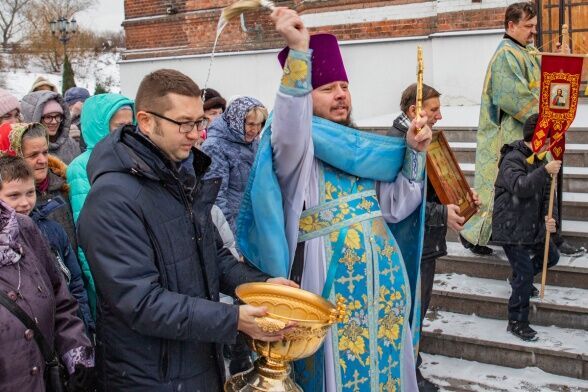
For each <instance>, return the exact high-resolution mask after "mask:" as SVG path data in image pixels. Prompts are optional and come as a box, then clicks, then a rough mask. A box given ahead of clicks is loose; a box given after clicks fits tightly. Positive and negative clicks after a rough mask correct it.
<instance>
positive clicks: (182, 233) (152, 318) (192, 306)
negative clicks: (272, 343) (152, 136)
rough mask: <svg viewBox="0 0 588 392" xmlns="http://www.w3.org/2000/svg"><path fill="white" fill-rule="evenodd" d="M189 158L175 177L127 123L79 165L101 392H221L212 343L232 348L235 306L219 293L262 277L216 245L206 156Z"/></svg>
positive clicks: (213, 186)
mask: <svg viewBox="0 0 588 392" xmlns="http://www.w3.org/2000/svg"><path fill="white" fill-rule="evenodd" d="M193 154H194V159H193V168H194V172H195V176H194V173H192V176H191V178H190V177H187V178H189V179H190V181H188V180H185V181H180V180H179V176H180V174H179V172H178V170H176V168H175V164H173V163H171V162H170V161H168V160H167V159H166V158H164V157H163V155H162V153H161V151H160V150H159V149H158V148H157V147H155V146H154V145H153V144H152V143H151V142H150V141H149V140H148V139H147V138H146V137H144V136H143V135H142V134H141V133H140V132H139V131H138V130H137V129H135V128H134V127H132V126H127V127H124V128H122V129H119V130H117V131H116V132H115V133H113V134H111V135H109V136H108V137H106V138H105V139H104V140H103V141H101V142H100V143H98V144H97V145H96V147H95V148H94V151H93V153H92V156H91V158H90V161H89V162H88V166H87V170H88V176H89V179H90V183H91V184H92V189H91V191H90V193H89V194H88V197H87V199H86V203H85V204H84V207H83V209H82V211H81V214H80V217H79V220H78V225H79V226H78V227H79V228H78V236H79V240H80V244H81V246H82V249H83V250H84V252H85V254H86V257H87V259H88V261H89V264H90V268H91V270H92V275H93V276H94V280H95V283H96V289H97V294H98V308H97V313H98V317H97V318H98V322H97V338H98V342H97V356H98V363H97V367H98V372H99V376H100V382H101V389H102V390H104V391H109V392H111V391H141V392H144V391H154V392H155V391H157V392H162V391H163V392H164V391H170V392H171V391H180V390H181V391H216V390H221V385H222V384H221V382H222V380H221V379H220V378H222V377H224V364H223V360H222V356H221V351H220V347H221V344H231V343H234V342H235V339H236V336H237V321H238V307H236V306H234V305H228V304H223V303H219V302H218V300H219V291H221V292H223V293H226V294H229V295H232V294H233V293H234V289H235V287H236V286H237V285H239V284H241V283H244V282H247V281H265V280H267V279H268V278H269V277H268V276H267V275H265V274H263V273H261V272H259V271H257V270H255V269H253V268H252V267H250V266H249V265H247V264H243V263H239V262H237V260H236V259H235V258H234V257H233V256H232V255H231V253H230V251H229V250H228V249H225V248H223V246H222V241H221V240H220V237H219V235H218V231H217V230H216V229H215V227H214V225H213V223H212V219H211V213H210V210H211V207H212V205H213V203H214V200H215V198H216V194H217V191H218V187H219V180H218V179H212V180H209V181H200V178H201V176H202V174H203V173H204V172H205V170H206V168H207V167H208V165H209V164H210V158H208V156H206V155H205V154H204V153H202V152H200V151H198V150H195V149H194V150H193ZM182 171H183V170H182ZM219 375H220V377H219Z"/></svg>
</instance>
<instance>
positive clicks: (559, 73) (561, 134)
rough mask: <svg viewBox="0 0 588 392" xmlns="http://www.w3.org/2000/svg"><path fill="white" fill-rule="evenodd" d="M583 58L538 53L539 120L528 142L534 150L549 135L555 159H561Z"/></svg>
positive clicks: (577, 90) (574, 114) (573, 112)
mask: <svg viewBox="0 0 588 392" xmlns="http://www.w3.org/2000/svg"><path fill="white" fill-rule="evenodd" d="M583 62H584V57H580V56H569V55H568V56H565V55H559V56H558V55H551V54H550V55H547V54H544V55H543V56H541V89H540V97H539V120H538V121H537V126H536V127H535V134H534V135H533V141H532V142H531V143H532V145H533V151H534V152H535V153H536V152H538V151H539V150H541V148H542V147H543V146H544V145H545V141H546V140H547V138H550V144H549V151H551V154H552V155H553V158H554V159H556V160H561V159H562V157H563V154H564V151H565V149H566V144H565V140H566V139H565V133H566V131H567V130H568V128H569V127H570V125H572V122H573V121H574V118H575V117H576V109H577V108H578V98H579V96H580V81H581V74H582V64H583Z"/></svg>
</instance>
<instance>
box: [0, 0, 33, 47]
mask: <svg viewBox="0 0 588 392" xmlns="http://www.w3.org/2000/svg"><path fill="white" fill-rule="evenodd" d="M32 1H33V0H2V1H1V2H0V34H2V37H1V38H2V42H1V45H2V47H3V48H4V49H6V48H7V47H8V44H9V43H10V41H11V40H14V39H15V38H16V37H17V36H18V35H19V34H20V33H21V31H22V30H23V27H24V25H25V23H24V22H25V21H24V17H23V16H24V14H25V13H24V11H25V10H26V8H27V7H29V6H30V5H31V4H32Z"/></svg>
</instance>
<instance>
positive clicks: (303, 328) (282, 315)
mask: <svg viewBox="0 0 588 392" xmlns="http://www.w3.org/2000/svg"><path fill="white" fill-rule="evenodd" d="M236 293H237V297H238V298H239V300H240V301H241V302H243V303H245V304H248V305H254V306H265V307H266V308H267V309H268V314H267V316H265V317H260V318H258V319H257V320H256V322H257V324H258V325H259V326H260V327H261V328H262V329H263V330H264V331H266V332H276V331H279V330H281V329H283V328H285V327H286V326H287V325H288V324H289V323H290V322H295V323H296V325H295V326H294V327H293V328H292V329H291V330H290V331H288V332H287V333H286V335H285V336H284V340H281V341H279V342H271V343H270V342H262V341H259V340H256V339H251V338H248V343H249V346H250V347H251V349H252V350H253V351H255V352H256V353H257V354H259V355H260V357H259V358H258V359H257V360H256V361H255V364H254V367H253V369H251V370H249V371H247V372H244V373H240V374H237V375H235V376H233V377H232V378H231V379H229V380H228V381H227V383H226V384H225V391H227V392H236V391H240V392H245V391H268V392H269V391H302V389H301V388H300V387H299V386H298V385H296V383H295V382H294V381H293V380H292V379H291V378H290V377H289V375H290V364H289V362H290V361H294V360H298V359H302V358H306V357H308V356H311V355H312V354H314V353H315V352H316V351H317V350H318V349H319V347H320V346H321V344H322V343H323V340H324V339H325V336H326V334H327V332H328V330H329V328H330V327H331V325H333V324H334V323H336V322H338V321H340V320H342V318H343V317H344V315H345V305H343V304H342V303H338V306H335V305H333V304H332V303H330V302H329V301H327V300H325V299H324V298H323V297H321V296H319V295H316V294H313V293H311V292H308V291H305V290H302V289H296V288H293V287H288V286H282V285H277V284H272V283H247V284H243V285H241V286H239V287H238V288H237V290H236Z"/></svg>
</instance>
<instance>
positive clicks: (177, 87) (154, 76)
mask: <svg viewBox="0 0 588 392" xmlns="http://www.w3.org/2000/svg"><path fill="white" fill-rule="evenodd" d="M169 93H174V94H178V95H184V96H187V97H195V98H199V97H200V95H201V92H200V88H199V87H198V85H197V84H196V83H195V82H194V81H193V80H192V79H190V78H189V77H188V76H186V75H184V74H183V73H181V72H179V71H176V70H174V69H159V70H157V71H154V72H151V73H150V74H149V75H147V76H145V77H144V78H143V80H142V81H141V84H140V85H139V90H138V91H137V97H136V99H135V107H136V110H137V112H139V111H147V110H152V111H157V112H159V113H164V112H166V111H167V110H169V109H170V105H169V100H168V99H167V98H166V95H167V94H169Z"/></svg>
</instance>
